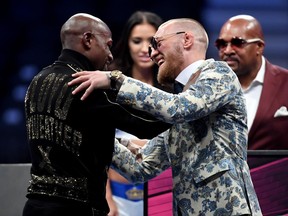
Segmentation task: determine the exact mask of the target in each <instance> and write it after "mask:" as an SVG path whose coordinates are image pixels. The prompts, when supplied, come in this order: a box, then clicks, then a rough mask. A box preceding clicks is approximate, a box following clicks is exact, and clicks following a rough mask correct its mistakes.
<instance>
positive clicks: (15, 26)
mask: <svg viewBox="0 0 288 216" xmlns="http://www.w3.org/2000/svg"><path fill="white" fill-rule="evenodd" d="M135 10H149V11H152V12H156V13H157V14H159V15H160V16H161V17H162V18H163V19H164V20H168V19H171V18H179V17H190V18H194V19H196V20H198V21H200V22H202V24H203V25H204V27H205V28H206V29H207V31H208V34H209V36H210V46H209V49H208V53H207V58H211V57H213V58H215V59H217V58H218V57H217V51H216V49H215V47H214V46H213V43H214V41H215V39H216V38H217V34H218V31H219V29H220V27H221V25H222V24H223V23H224V22H225V21H226V19H228V18H229V17H230V16H233V15H237V14H242V13H245V14H250V15H253V16H255V17H256V18H258V19H259V21H260V22H261V23H262V24H263V29H264V33H265V35H266V49H265V56H266V57H267V58H269V59H271V62H273V63H276V64H279V65H281V66H283V67H288V43H287V39H288V28H287V27H288V1H287V0H273V1H262V0H254V1H253V3H252V2H250V1H248V0H246V1H245V0H234V1H231V0H154V1H152V0H145V1H142V0H140V1H139V0H138V1H132V0H130V1H129V0H94V1H92V0H73V1H71V0H41V1H36V0H25V1H21V0H3V1H2V2H1V8H0V12H1V13H0V29H1V33H0V43H1V49H0V73H1V75H0V83H1V84H0V163H25V162H29V161H30V159H29V152H28V146H27V141H26V131H25V121H24V120H25V119H24V112H23V111H24V97H25V91H26V89H27V86H28V84H29V82H30V80H31V79H32V77H33V75H35V74H36V73H37V72H38V71H39V70H40V69H41V68H42V67H44V66H46V65H49V64H51V63H53V61H54V60H55V59H56V58H57V57H58V55H59V53H60V51H61V44H60V37H59V32H60V28H61V26H62V24H63V23H64V22H65V21H66V20H67V19H68V18H69V17H70V16H71V15H73V14H75V13H79V12H85V13H90V14H92V15H95V16H97V17H99V18H101V19H102V20H103V21H104V22H106V23H107V24H108V26H109V27H110V28H111V30H112V33H113V39H114V41H115V42H116V41H117V40H118V39H119V36H120V33H121V30H122V26H123V25H124V24H125V22H126V20H127V19H128V17H129V16H130V15H131V14H132V13H133V12H134V11H135ZM266 50H267V51H266Z"/></svg>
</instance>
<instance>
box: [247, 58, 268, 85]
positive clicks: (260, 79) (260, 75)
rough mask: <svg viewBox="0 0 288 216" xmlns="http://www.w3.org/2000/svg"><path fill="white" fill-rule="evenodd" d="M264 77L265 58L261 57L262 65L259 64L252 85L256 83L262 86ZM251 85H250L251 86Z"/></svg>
mask: <svg viewBox="0 0 288 216" xmlns="http://www.w3.org/2000/svg"><path fill="white" fill-rule="evenodd" d="M264 75H265V58H264V57H263V56H262V63H261V67H260V69H259V71H258V73H257V76H256V77H255V79H254V80H253V81H252V83H254V82H258V83H261V84H263V83H264ZM252 83H251V85H252ZM251 85H250V86H251Z"/></svg>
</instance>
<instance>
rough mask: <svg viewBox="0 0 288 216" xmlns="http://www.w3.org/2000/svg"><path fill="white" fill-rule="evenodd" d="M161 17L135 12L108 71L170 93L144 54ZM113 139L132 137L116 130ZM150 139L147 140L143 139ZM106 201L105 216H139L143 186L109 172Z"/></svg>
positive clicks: (146, 54) (144, 12)
mask: <svg viewBox="0 0 288 216" xmlns="http://www.w3.org/2000/svg"><path fill="white" fill-rule="evenodd" d="M162 22H163V21H162V18H161V17H159V16H158V15H157V14H155V13H152V12H148V11H136V12H134V13H133V14H132V15H131V16H130V18H129V19H128V21H127V23H126V25H125V26H124V29H123V32H122V37H120V40H119V41H118V43H117V44H116V46H115V50H114V52H113V56H114V60H113V62H112V64H111V65H110V67H109V70H121V71H122V72H123V73H124V74H125V75H127V76H131V77H133V78H135V79H138V80H140V81H142V82H145V83H148V84H150V85H153V86H155V87H158V88H161V89H163V90H166V91H170V87H163V86H161V85H160V84H159V83H158V81H157V69H158V68H157V65H156V64H154V63H153V62H152V61H151V59H150V57H149V54H148V48H149V44H150V41H151V38H152V37H153V36H154V34H155V33H156V30H157V29H158V27H159V26H160V25H161V24H162ZM115 136H116V138H120V139H121V138H128V139H129V138H133V137H134V136H133V135H131V134H128V133H126V132H124V131H120V130H117V131H116V135H115ZM146 138H150V137H146ZM109 180H110V181H108V183H107V192H106V198H107V201H108V204H109V207H110V212H109V214H108V216H142V215H143V212H144V202H143V196H144V184H137V185H135V184H131V183H129V182H128V181H127V180H126V179H125V178H124V177H123V176H121V175H120V174H118V173H117V172H116V171H114V170H113V169H109Z"/></svg>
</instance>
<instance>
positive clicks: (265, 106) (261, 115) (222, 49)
mask: <svg viewBox="0 0 288 216" xmlns="http://www.w3.org/2000/svg"><path fill="white" fill-rule="evenodd" d="M215 46H216V47H217V49H218V50H219V57H220V59H221V60H223V61H225V62H227V64H228V65H229V66H230V67H231V68H232V69H233V70H234V72H235V73H236V74H237V76H238V78H239V81H240V83H241V86H242V89H243V90H244V96H245V99H246V105H247V114H248V115H247V117H248V131H249V134H248V149H253V150H259V149H261V150H266V149H270V150H271V149H273V150H275V149H278V150H279V149H288V136H287V128H288V110H287V108H288V96H287V92H288V70H287V69H285V68H282V67H279V66H277V65H273V64H272V63H270V62H269V61H268V60H267V59H266V58H265V57H264V56H263V53H264V47H265V42H264V35H263V32H262V27H261V25H260V23H259V22H258V20H256V19H255V18H254V17H252V16H250V15H237V16H234V17H231V18H230V19H228V20H227V21H226V22H225V24H224V25H223V26H222V28H221V31H220V33H219V38H218V39H217V40H216V42H215Z"/></svg>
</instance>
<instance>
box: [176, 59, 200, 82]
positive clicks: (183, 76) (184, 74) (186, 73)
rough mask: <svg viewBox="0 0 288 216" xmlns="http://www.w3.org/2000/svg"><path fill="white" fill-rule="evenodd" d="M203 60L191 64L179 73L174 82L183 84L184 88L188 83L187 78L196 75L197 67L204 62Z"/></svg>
mask: <svg viewBox="0 0 288 216" xmlns="http://www.w3.org/2000/svg"><path fill="white" fill-rule="evenodd" d="M204 61H205V60H198V61H196V62H193V63H192V64H190V65H188V66H187V67H186V68H185V69H184V70H183V71H181V73H180V74H179V75H178V76H177V77H176V79H175V80H176V81H177V82H179V83H181V84H183V85H184V86H185V85H186V83H187V82H188V80H189V78H190V77H191V75H192V74H194V73H196V72H197V70H198V67H199V66H200V65H201V64H202V63H203V62H204Z"/></svg>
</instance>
